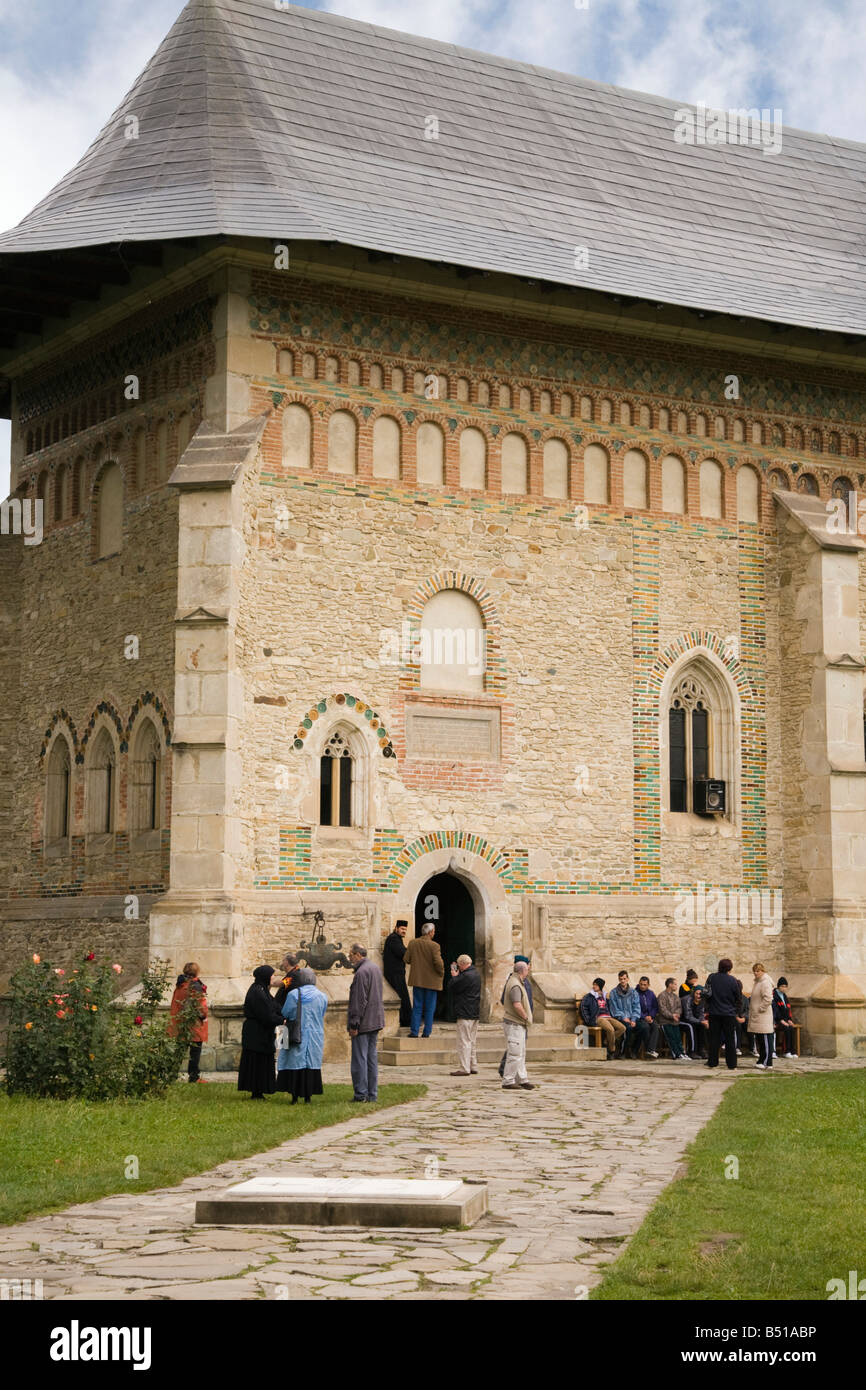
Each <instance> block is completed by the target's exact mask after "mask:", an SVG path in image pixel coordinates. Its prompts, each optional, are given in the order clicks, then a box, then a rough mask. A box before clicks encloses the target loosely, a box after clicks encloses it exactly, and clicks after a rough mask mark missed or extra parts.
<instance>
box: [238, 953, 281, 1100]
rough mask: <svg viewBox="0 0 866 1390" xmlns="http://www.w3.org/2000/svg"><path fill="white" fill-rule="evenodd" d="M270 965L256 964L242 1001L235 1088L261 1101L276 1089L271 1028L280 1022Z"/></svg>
mask: <svg viewBox="0 0 866 1390" xmlns="http://www.w3.org/2000/svg"><path fill="white" fill-rule="evenodd" d="M273 973H274V967H273V966H272V965H259V966H257V967H256V969H255V970H254V971H253V983H252V984H251V985H250V987H249V989H248V990H247V997H246V999H245V1000H244V1027H243V1032H242V1033H241V1047H242V1049H243V1051H242V1052H241V1064H240V1066H239V1068H238V1090H239V1091H250V1092H251V1093H252V1094H251V1097H250V1098H251V1099H252V1100H264V1098H265V1096H266V1095H268V1096H269V1095H271V1094H272V1093H273V1092H274V1091H275V1090H276V1089H277V1082H276V1077H275V1075H274V1046H275V1039H274V1029H275V1028H278V1027H279V1026H280V1024H281V1023H282V1021H283V1018H282V1014H281V1013H280V1011H279V1009H278V1008H277V1006H276V1004H275V1003H274V1001H273V999H272V997H271V991H270V983H271V976H272V975H273Z"/></svg>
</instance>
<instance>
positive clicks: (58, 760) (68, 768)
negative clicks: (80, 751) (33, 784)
mask: <svg viewBox="0 0 866 1390" xmlns="http://www.w3.org/2000/svg"><path fill="white" fill-rule="evenodd" d="M71 784H72V760H71V758H70V756H69V745H68V743H67V742H66V739H65V738H63V737H62V736H61V737H59V738H56V739H55V740H54V746H53V748H52V749H51V754H50V756H49V758H48V770H47V774H46V778H45V843H46V844H51V843H52V842H53V841H56V840H65V839H66V838H67V836H68V835H69V822H70V819H71V817H70V789H71Z"/></svg>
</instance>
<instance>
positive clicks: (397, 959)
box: [382, 917, 412, 1028]
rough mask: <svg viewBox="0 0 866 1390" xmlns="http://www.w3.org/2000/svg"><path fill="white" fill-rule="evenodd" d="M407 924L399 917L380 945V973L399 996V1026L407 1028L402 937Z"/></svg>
mask: <svg viewBox="0 0 866 1390" xmlns="http://www.w3.org/2000/svg"><path fill="white" fill-rule="evenodd" d="M408 926H409V923H408V922H407V921H406V920H405V919H404V918H402V917H401V919H400V921H399V922H397V923H396V925H395V927H394V930H393V931H392V933H391V935H390V936H389V937H388V938H387V939H386V941H385V945H384V946H383V947H382V974H383V975H384V976H385V979H386V980H387V981H388V984H389V985H390V986H391V988H392V989H393V990H394V992H395V993H396V994H397V995H398V996H399V998H400V1027H401V1028H408V1027H409V1026H410V1025H411V1022H412V1003H411V1000H410V999H409V991H408V989H407V988H406V966H405V963H404V957H405V955H406V945H405V941H404V937H405V936H406V932H407V930H408Z"/></svg>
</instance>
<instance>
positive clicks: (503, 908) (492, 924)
mask: <svg viewBox="0 0 866 1390" xmlns="http://www.w3.org/2000/svg"><path fill="white" fill-rule="evenodd" d="M445 873H450V874H453V875H454V877H455V878H458V879H459V880H460V882H461V883H462V884H463V885H464V887H465V888H466V889H467V890H468V892H469V896H470V897H471V899H472V905H473V908H474V909H475V951H476V959H475V964H476V965H477V966H478V968H479V970H480V972H481V978H482V982H483V986H484V987H483V990H482V996H481V1019H482V1021H483V1022H484V1021H487V1020H488V1019H489V1018H490V1013H491V1008H492V1006H493V1005H494V1004H495V1003H497V1002H498V999H499V993H500V992H501V989H502V985H503V983H504V982H505V978H506V976H507V974H508V971H509V970H510V968H511V961H512V949H513V947H512V941H513V936H512V913H511V908H510V906H509V904H508V899H507V895H506V892H505V887H504V885H503V883H502V880H501V879H500V877H499V875H498V874H497V873H496V872H495V870H494V869H492V868H491V866H490V864H489V863H488V862H487V860H486V859H483V858H482V857H481V856H480V855H478V854H473V853H471V852H470V851H468V850H462V849H451V848H444V849H437V850H431V851H430V852H429V853H427V854H422V855H421V857H420V858H419V859H416V861H415V863H414V864H413V865H412V867H411V868H410V869H409V870H408V872H407V873H406V875H405V876H404V878H403V880H402V882H401V884H400V887H399V889H398V891H397V896H396V907H395V910H394V911H395V916H397V917H405V918H406V919H407V921H411V922H414V920H415V903H416V901H417V898H418V894H419V893H420V892H421V889H422V888H423V887H424V884H425V883H426V882H427V881H428V879H431V878H434V877H435V876H436V874H445Z"/></svg>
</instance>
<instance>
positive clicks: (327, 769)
mask: <svg viewBox="0 0 866 1390" xmlns="http://www.w3.org/2000/svg"><path fill="white" fill-rule="evenodd" d="M352 763H353V759H352V755H351V753H350V752H349V749H348V746H347V745H346V742H345V740H344V738H343V736H342V734H340V733H336V734H332V735H331V737H330V738H329V739H328V742H327V744H326V745H325V751H324V752H323V754H322V756H321V758H320V760H319V769H320V772H319V821H320V823H321V824H322V825H344V826H349V825H351V824H352Z"/></svg>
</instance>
